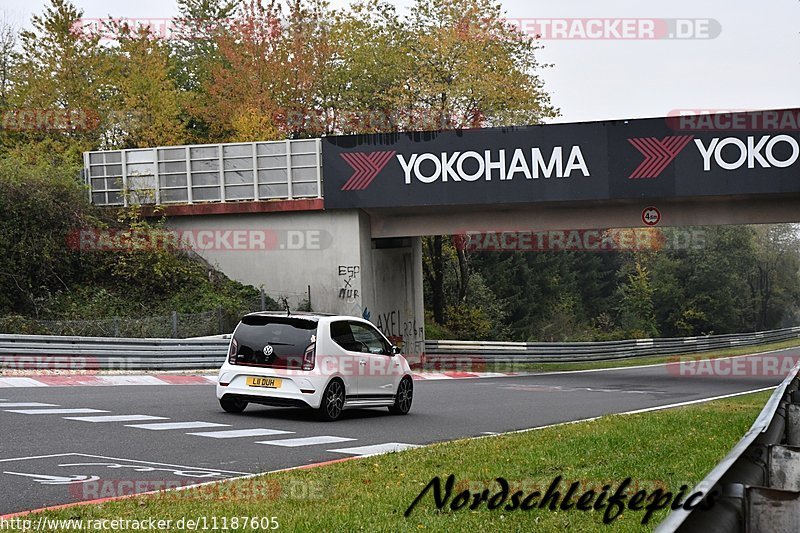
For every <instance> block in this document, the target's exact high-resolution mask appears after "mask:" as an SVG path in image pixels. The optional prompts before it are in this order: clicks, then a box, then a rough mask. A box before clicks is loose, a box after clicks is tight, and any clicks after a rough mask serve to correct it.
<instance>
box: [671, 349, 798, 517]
mask: <svg viewBox="0 0 800 533" xmlns="http://www.w3.org/2000/svg"><path fill="white" fill-rule="evenodd" d="M798 373H800V363H798V364H797V365H796V366H795V367H794V368H793V369H792V371H791V372H790V373H789V375H788V376H786V379H785V380H784V381H783V383H781V384H780V385H779V386H778V388H777V389H775V392H774V393H773V394H772V396H771V397H770V399H769V401H768V402H767V404H766V406H764V409H763V410H762V411H761V414H760V415H759V416H758V418H757V419H756V421H755V422H754V423H753V426H752V427H751V428H750V430H749V431H748V432H747V433H746V434H745V436H744V437H742V440H740V441H739V443H738V444H737V445H736V446H734V448H733V449H732V450H731V451H730V453H728V455H727V456H726V457H725V458H724V459H723V460H722V461H721V462H720V463H719V464H718V465H717V466H716V467H714V469H713V470H712V471H711V472H710V473H709V474H708V475H707V476H706V477H705V479H703V481H701V482H700V483H699V484H698V485H697V486H696V487H695V488H694V490H693V491H692V492H691V493H690V494H695V493H698V492H702V493H703V494H704V495H706V498H708V495H709V494H711V493H712V492H713V501H714V505H713V506H711V507H710V509H705V510H704V507H706V506H704V505H703V504H699V505H698V506H697V507H695V508H694V509H693V510H692V511H684V510H683V509H679V510H677V511H673V512H672V513H671V514H670V515H669V516H667V518H666V519H665V520H664V521H663V522H661V523H660V524H659V525H658V528H657V529H656V533H673V532H675V531H677V532H681V533H683V532H686V533H691V532H694V531H702V532H704V533H716V532H720V533H722V532H725V533H760V532H764V533H766V532H769V533H797V532H798V531H800V392H798V385H800V374H798Z"/></svg>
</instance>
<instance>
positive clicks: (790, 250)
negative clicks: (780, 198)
mask: <svg viewBox="0 0 800 533" xmlns="http://www.w3.org/2000/svg"><path fill="white" fill-rule="evenodd" d="M797 231H798V229H797V226H793V225H788V224H784V225H775V226H755V227H754V232H755V258H754V259H755V261H754V264H753V267H752V270H751V271H750V272H749V273H748V276H747V284H748V286H749V287H750V296H751V301H752V313H753V325H754V327H755V329H756V330H766V329H770V328H773V327H776V326H778V325H780V323H781V321H782V319H783V318H784V316H785V315H786V314H787V312H789V309H787V308H788V307H789V305H787V304H791V303H794V302H795V301H796V299H797V296H798V292H800V291H799V290H798V281H800V279H798V272H800V238H798V235H797ZM792 325H794V324H792Z"/></svg>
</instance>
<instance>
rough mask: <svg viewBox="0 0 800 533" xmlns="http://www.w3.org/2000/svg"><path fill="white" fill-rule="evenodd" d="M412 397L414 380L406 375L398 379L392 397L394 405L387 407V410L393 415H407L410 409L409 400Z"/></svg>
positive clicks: (411, 399)
mask: <svg viewBox="0 0 800 533" xmlns="http://www.w3.org/2000/svg"><path fill="white" fill-rule="evenodd" d="M413 399H414V382H413V381H411V378H410V377H408V376H406V377H404V378H403V379H401V380H400V385H398V386H397V395H396V396H395V398H394V405H393V406H391V407H389V412H390V413H392V414H393V415H407V414H408V412H409V411H410V410H411V402H412V401H413Z"/></svg>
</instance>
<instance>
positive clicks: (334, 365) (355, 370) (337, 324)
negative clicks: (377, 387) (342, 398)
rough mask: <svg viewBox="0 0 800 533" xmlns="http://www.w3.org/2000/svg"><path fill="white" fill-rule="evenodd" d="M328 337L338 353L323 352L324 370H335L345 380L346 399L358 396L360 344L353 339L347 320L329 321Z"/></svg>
mask: <svg viewBox="0 0 800 533" xmlns="http://www.w3.org/2000/svg"><path fill="white" fill-rule="evenodd" d="M330 339H331V340H332V341H333V342H334V343H335V344H336V346H337V347H338V349H339V351H340V353H330V354H325V357H324V359H325V361H324V368H325V372H327V373H331V372H332V371H334V370H335V371H337V372H338V373H339V375H341V376H342V378H343V379H344V381H345V394H346V395H347V400H348V401H349V400H352V399H353V398H355V397H357V396H358V390H359V389H358V374H359V368H360V366H359V361H360V360H361V355H362V354H361V351H360V350H359V348H360V345H357V344H356V342H355V340H354V339H353V332H352V331H351V329H350V323H349V321H347V320H337V321H334V322H331V323H330Z"/></svg>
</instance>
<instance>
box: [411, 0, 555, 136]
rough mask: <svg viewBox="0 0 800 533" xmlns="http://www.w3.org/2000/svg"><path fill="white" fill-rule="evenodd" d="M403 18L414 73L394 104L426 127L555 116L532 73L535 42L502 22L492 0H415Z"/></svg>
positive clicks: (524, 121)
mask: <svg viewBox="0 0 800 533" xmlns="http://www.w3.org/2000/svg"><path fill="white" fill-rule="evenodd" d="M408 24H409V26H410V31H411V33H412V39H411V40H410V52H411V55H412V57H413V58H414V69H413V72H414V75H413V77H412V78H411V79H409V80H408V82H407V91H406V93H405V95H403V96H404V99H405V101H402V100H401V101H400V102H397V104H399V107H406V108H407V109H408V110H409V114H410V115H411V116H414V115H417V114H422V115H423V116H427V117H429V118H430V121H429V123H428V124H427V126H428V129H440V128H442V127H452V128H478V127H486V126H504V125H521V124H538V123H540V122H541V121H542V120H543V119H544V118H549V117H554V116H557V114H558V112H557V110H556V109H554V108H553V107H552V106H551V105H550V97H549V95H548V94H547V93H546V92H545V91H544V89H543V82H542V80H541V79H540V78H539V77H538V70H539V69H540V68H541V67H542V65H540V64H539V63H538V61H537V59H536V50H537V46H536V43H535V41H534V40H532V39H530V38H529V37H528V36H526V35H524V34H522V33H520V32H519V31H517V30H516V29H514V28H513V27H512V26H510V25H509V24H508V23H506V21H505V20H504V18H503V13H502V11H501V6H500V4H499V3H498V2H495V1H493V0H432V1H429V0H417V1H416V2H415V4H414V6H413V7H412V9H411V13H410V16H409V20H408ZM431 124H433V125H434V127H433V128H431V127H430V125H431Z"/></svg>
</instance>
